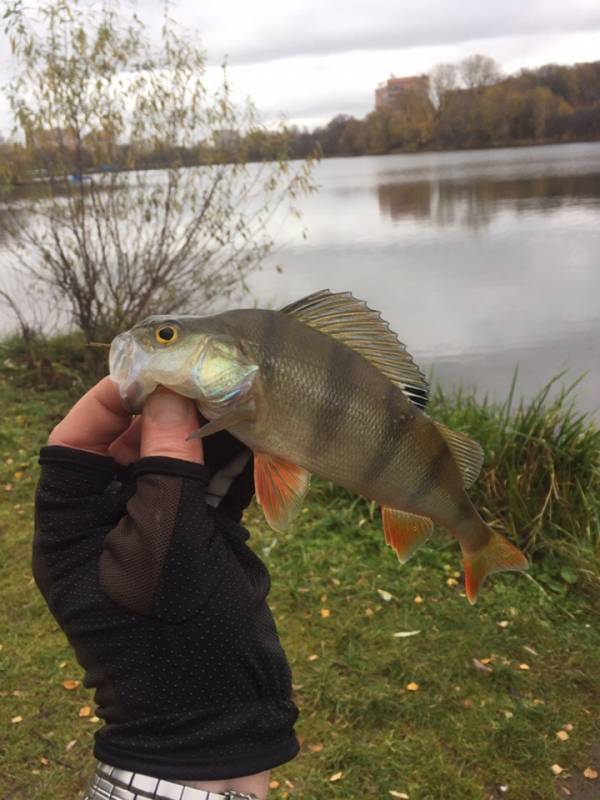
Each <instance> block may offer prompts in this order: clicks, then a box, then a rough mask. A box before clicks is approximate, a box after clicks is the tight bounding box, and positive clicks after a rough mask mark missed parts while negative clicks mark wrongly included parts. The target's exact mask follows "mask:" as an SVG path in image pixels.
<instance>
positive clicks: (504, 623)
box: [498, 619, 510, 628]
mask: <svg viewBox="0 0 600 800" xmlns="http://www.w3.org/2000/svg"><path fill="white" fill-rule="evenodd" d="M509 625H510V622H509V621H508V620H507V619H501V620H500V622H499V623H498V627H499V628H508V626H509Z"/></svg>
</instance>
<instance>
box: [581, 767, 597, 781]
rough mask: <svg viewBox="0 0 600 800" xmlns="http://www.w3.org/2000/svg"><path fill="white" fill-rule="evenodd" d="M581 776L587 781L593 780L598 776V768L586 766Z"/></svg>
mask: <svg viewBox="0 0 600 800" xmlns="http://www.w3.org/2000/svg"><path fill="white" fill-rule="evenodd" d="M583 777H584V778H587V779H588V781H595V780H596V779H597V778H598V770H597V769H594V768H593V767H586V768H585V769H584V770H583Z"/></svg>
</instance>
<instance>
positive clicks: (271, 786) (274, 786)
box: [269, 781, 279, 789]
mask: <svg viewBox="0 0 600 800" xmlns="http://www.w3.org/2000/svg"><path fill="white" fill-rule="evenodd" d="M278 788H279V781H271V783H270V784H269V789H278Z"/></svg>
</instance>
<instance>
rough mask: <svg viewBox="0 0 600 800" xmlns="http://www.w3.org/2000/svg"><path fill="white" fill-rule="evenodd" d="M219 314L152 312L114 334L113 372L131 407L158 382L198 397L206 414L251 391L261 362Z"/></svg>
mask: <svg viewBox="0 0 600 800" xmlns="http://www.w3.org/2000/svg"><path fill="white" fill-rule="evenodd" d="M218 316H219V315H214V316H212V317H172V316H153V317H148V318H147V319H145V320H143V321H142V322H140V323H139V324H137V325H136V326H135V327H133V328H132V329H131V330H129V331H126V332H125V333H121V334H119V335H118V336H117V337H116V338H115V339H114V340H113V342H112V344H111V348H110V356H109V364H110V376H111V378H112V379H113V380H114V381H115V383H116V384H117V386H118V387H119V391H120V393H121V397H122V398H123V401H124V403H125V405H126V406H127V407H128V408H129V409H130V410H131V411H132V412H133V413H138V412H139V411H140V410H141V408H142V406H143V404H144V401H145V400H146V398H147V397H148V396H149V395H150V394H151V393H152V392H153V391H154V390H155V389H156V387H157V386H159V385H160V386H165V387H166V388H167V389H171V390H172V391H174V392H177V393H178V394H181V395H183V396H185V397H190V398H192V399H194V400H196V402H197V405H198V407H199V409H200V411H201V412H202V414H203V415H204V416H205V417H206V418H207V419H214V418H215V417H217V416H220V415H221V414H222V413H224V412H225V411H227V410H229V409H230V408H231V407H232V406H233V405H235V404H236V403H237V402H239V401H240V399H242V398H244V397H245V396H246V395H247V394H248V392H249V390H250V388H251V387H252V384H253V381H254V378H255V376H256V373H257V372H258V366H257V365H256V364H254V363H252V359H251V358H249V357H248V355H247V354H246V353H245V352H244V350H243V346H242V344H241V343H240V342H238V341H236V339H235V338H234V337H233V336H232V335H230V334H229V333H228V332H227V331H225V330H223V329H222V326H220V325H219V324H218V319H217V318H218Z"/></svg>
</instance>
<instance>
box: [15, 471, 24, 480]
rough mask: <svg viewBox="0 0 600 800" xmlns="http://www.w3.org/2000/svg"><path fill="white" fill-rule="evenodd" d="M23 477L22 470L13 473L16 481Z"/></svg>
mask: <svg viewBox="0 0 600 800" xmlns="http://www.w3.org/2000/svg"><path fill="white" fill-rule="evenodd" d="M22 477H23V473H22V472H21V471H20V470H19V471H18V472H15V474H14V475H13V478H14V479H15V480H16V481H20V480H21V478H22Z"/></svg>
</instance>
